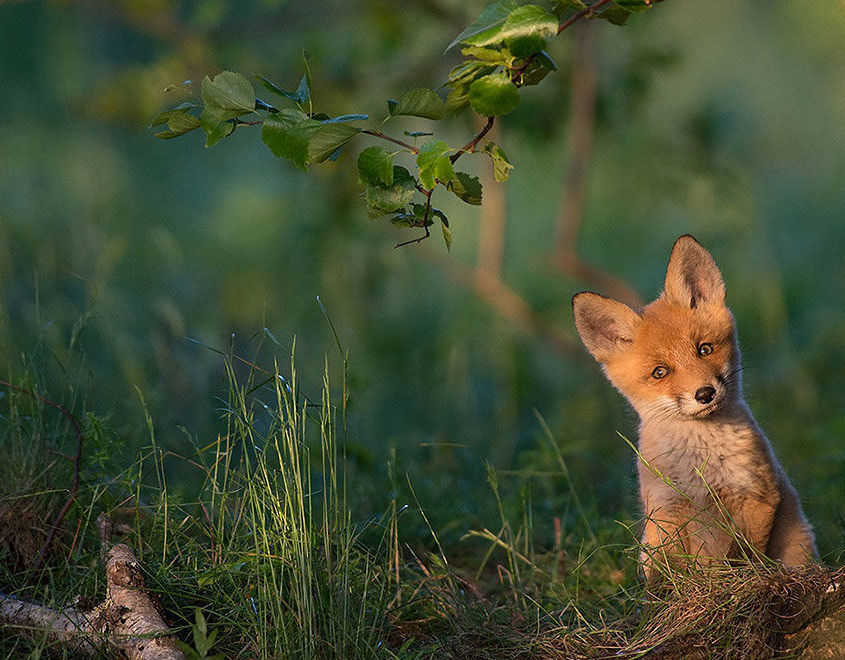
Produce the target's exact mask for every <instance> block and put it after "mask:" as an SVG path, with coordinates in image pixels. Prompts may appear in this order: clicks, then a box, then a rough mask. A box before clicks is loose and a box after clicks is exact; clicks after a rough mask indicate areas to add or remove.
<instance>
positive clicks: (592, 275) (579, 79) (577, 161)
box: [553, 24, 642, 308]
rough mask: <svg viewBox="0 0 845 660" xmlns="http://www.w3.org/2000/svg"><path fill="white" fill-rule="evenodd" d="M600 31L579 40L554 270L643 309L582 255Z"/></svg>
mask: <svg viewBox="0 0 845 660" xmlns="http://www.w3.org/2000/svg"><path fill="white" fill-rule="evenodd" d="M597 50H598V42H597V33H596V30H595V26H593V25H590V24H584V25H582V26H581V28H580V32H578V34H577V39H576V40H575V55H574V57H573V62H572V91H571V94H570V98H571V102H570V108H569V122H568V125H567V127H566V135H567V137H568V144H567V151H568V154H567V158H566V167H565V169H564V172H565V174H564V181H563V196H562V198H561V202H560V207H559V210H558V215H557V219H556V221H555V246H554V258H553V262H554V266H555V268H557V269H558V270H559V271H560V272H561V273H563V274H565V275H568V276H570V277H572V278H574V279H577V280H581V281H583V282H585V283H587V284H588V285H590V286H593V287H595V288H597V289H599V290H601V291H603V292H605V293H607V294H609V295H611V296H613V297H614V298H617V299H618V300H621V301H622V302H624V303H626V304H628V305H630V306H632V307H634V308H637V307H640V306H641V305H642V299H641V298H640V296H639V295H638V294H637V292H636V291H634V290H633V289H632V288H631V287H630V286H628V285H627V284H626V283H625V282H623V281H622V280H621V279H618V278H616V277H614V276H613V275H611V274H610V273H606V272H604V271H603V270H601V269H599V268H596V267H595V266H592V265H590V264H588V263H586V262H585V261H584V260H583V259H581V257H580V256H579V255H578V234H579V232H580V229H581V224H582V221H583V219H584V207H585V205H586V199H587V187H588V185H589V169H590V161H591V160H592V154H593V138H594V129H595V105H596V89H597V77H598V64H597V59H598V58H597V57H596V52H597Z"/></svg>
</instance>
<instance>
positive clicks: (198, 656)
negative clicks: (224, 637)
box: [179, 607, 226, 660]
mask: <svg viewBox="0 0 845 660" xmlns="http://www.w3.org/2000/svg"><path fill="white" fill-rule="evenodd" d="M194 619H195V623H194V625H193V626H192V627H191V633H192V634H193V636H194V645H193V646H190V645H189V644H185V642H180V643H179V646H181V647H182V650H183V651H184V652H185V657H186V658H187V659H188V660H222V658H225V657H226V654H225V653H216V654H214V655H209V654H208V652H209V651H210V650H211V647H212V646H214V641H215V639H216V638H217V632H218V631H217V630H212V631H211V632H210V633H209V632H208V624H207V623H206V622H205V616H203V613H202V610H201V609H200V608H199V607H196V608H194Z"/></svg>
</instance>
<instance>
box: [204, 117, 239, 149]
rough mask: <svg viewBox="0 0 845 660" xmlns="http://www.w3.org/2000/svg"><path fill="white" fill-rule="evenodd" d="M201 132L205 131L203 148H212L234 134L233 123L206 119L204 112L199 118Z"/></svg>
mask: <svg viewBox="0 0 845 660" xmlns="http://www.w3.org/2000/svg"><path fill="white" fill-rule="evenodd" d="M200 122H201V125H202V130H204V131H205V146H206V147H213V146H214V145H215V144H217V143H218V142H220V140H222V139H223V138H226V137H229V136H230V135H231V134H232V133H234V132H235V122H234V121H232V120H226V121H217V120H216V118H212V119H210V120H209V119H208V118H207V117H206V114H205V111H203V113H202V116H201V117H200Z"/></svg>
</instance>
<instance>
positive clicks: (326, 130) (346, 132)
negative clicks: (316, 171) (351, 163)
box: [308, 120, 361, 163]
mask: <svg viewBox="0 0 845 660" xmlns="http://www.w3.org/2000/svg"><path fill="white" fill-rule="evenodd" d="M360 132H361V129H360V128H355V127H354V126H350V125H349V124H338V123H334V122H333V121H332V120H329V121H327V122H323V123H322V124H321V125H320V127H319V128H318V129H317V130H316V131H314V132H313V133H312V134H310V139H309V142H308V160H309V161H310V162H312V163H322V162H323V161H324V160H326V159H327V158H329V157H330V156H331V155H332V154H334V153H335V152H336V151H337V150H338V149H340V148H341V147H342V146H343V145H344V144H346V143H347V142H349V140H351V139H352V138H354V137H355V136H356V135H358V133H360Z"/></svg>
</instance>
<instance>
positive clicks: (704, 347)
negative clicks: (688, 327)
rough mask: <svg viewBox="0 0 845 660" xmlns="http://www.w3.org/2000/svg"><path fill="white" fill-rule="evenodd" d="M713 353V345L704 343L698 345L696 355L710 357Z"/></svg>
mask: <svg viewBox="0 0 845 660" xmlns="http://www.w3.org/2000/svg"><path fill="white" fill-rule="evenodd" d="M712 352H713V344H708V343H707V342H704V343H703V344H699V345H698V354H699V355H710V354H711V353H712Z"/></svg>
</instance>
